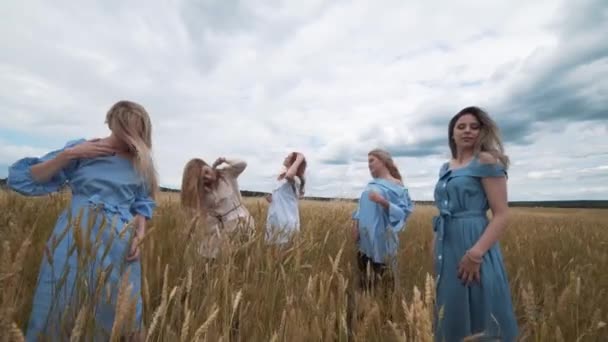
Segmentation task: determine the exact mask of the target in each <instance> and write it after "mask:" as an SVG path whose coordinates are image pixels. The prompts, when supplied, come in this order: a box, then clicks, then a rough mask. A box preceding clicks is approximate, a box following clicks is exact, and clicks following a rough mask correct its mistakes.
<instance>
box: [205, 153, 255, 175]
mask: <svg viewBox="0 0 608 342" xmlns="http://www.w3.org/2000/svg"><path fill="white" fill-rule="evenodd" d="M224 163H225V164H227V166H225V167H223V168H221V170H222V171H224V172H227V173H230V174H231V175H232V176H233V177H235V178H236V177H238V176H240V174H241V173H243V171H245V169H246V168H247V162H246V161H244V160H242V159H238V158H231V159H228V158H224V157H221V158H218V159H217V160H216V161H215V162H214V163H213V168H217V167H218V166H220V165H222V164H224Z"/></svg>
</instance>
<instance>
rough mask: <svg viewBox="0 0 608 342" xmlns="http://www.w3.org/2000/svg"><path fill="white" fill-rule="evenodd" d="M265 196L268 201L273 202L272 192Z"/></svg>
mask: <svg viewBox="0 0 608 342" xmlns="http://www.w3.org/2000/svg"><path fill="white" fill-rule="evenodd" d="M264 198H266V201H267V202H268V203H272V194H268V195H266V196H264Z"/></svg>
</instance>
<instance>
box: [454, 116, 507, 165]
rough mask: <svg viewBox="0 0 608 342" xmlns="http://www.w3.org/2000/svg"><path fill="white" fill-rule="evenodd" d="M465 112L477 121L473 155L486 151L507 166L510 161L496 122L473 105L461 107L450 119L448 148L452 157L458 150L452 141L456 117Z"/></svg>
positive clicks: (455, 155) (458, 117)
mask: <svg viewBox="0 0 608 342" xmlns="http://www.w3.org/2000/svg"><path fill="white" fill-rule="evenodd" d="M466 114H471V115H473V116H474V117H475V118H477V121H479V126H480V127H479V137H478V138H477V142H476V143H475V147H474V153H475V155H477V154H479V152H488V153H490V154H491V155H492V156H494V158H496V159H498V160H499V161H500V162H501V163H502V164H503V165H504V167H505V168H508V167H509V163H510V161H509V157H508V156H507V155H506V154H505V150H504V147H503V145H502V140H501V137H500V129H499V128H498V125H496V122H494V120H492V118H491V117H490V115H488V113H486V112H485V111H484V110H483V109H481V108H479V107H475V106H470V107H466V108H464V109H462V110H461V111H459V112H458V113H457V114H456V115H454V117H453V118H452V120H450V124H449V126H448V139H449V144H450V150H451V152H452V158H456V157H457V152H458V151H457V150H456V143H455V142H454V127H456V122H457V121H458V119H460V118H461V117H462V116H464V115H466Z"/></svg>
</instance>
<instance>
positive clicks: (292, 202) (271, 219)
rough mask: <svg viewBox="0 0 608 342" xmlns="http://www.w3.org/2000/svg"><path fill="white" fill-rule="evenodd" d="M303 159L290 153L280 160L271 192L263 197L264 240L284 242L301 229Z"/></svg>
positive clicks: (301, 156)
mask: <svg viewBox="0 0 608 342" xmlns="http://www.w3.org/2000/svg"><path fill="white" fill-rule="evenodd" d="M305 172H306V158H305V157H304V155H303V154H302V153H299V152H292V153H290V154H288V155H287V157H285V160H283V166H282V170H281V172H280V173H279V176H278V177H277V181H276V186H275V188H274V190H273V191H272V194H270V195H268V196H267V197H266V200H267V201H268V202H269V203H270V205H269V207H268V216H267V217H266V242H268V243H270V244H277V245H284V244H286V243H288V242H289V241H290V239H291V238H292V237H293V235H294V234H296V233H298V232H299V231H300V210H299V208H298V201H299V199H300V197H302V196H304V185H305V183H306V179H305V177H304V173H305Z"/></svg>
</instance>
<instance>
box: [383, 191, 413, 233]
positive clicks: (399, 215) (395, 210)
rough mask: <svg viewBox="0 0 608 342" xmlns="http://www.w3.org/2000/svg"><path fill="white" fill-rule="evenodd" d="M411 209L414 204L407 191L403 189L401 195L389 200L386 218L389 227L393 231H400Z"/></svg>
mask: <svg viewBox="0 0 608 342" xmlns="http://www.w3.org/2000/svg"><path fill="white" fill-rule="evenodd" d="M413 211H414V204H413V203H412V200H411V198H410V195H409V192H408V191H407V190H405V192H404V194H403V196H401V197H399V198H398V199H397V200H396V201H391V202H389V206H388V219H389V224H390V226H391V229H393V231H395V232H398V231H401V230H402V229H403V228H404V226H405V222H406V221H407V219H408V217H409V216H410V214H411V213H412V212H413Z"/></svg>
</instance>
